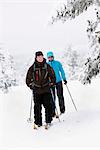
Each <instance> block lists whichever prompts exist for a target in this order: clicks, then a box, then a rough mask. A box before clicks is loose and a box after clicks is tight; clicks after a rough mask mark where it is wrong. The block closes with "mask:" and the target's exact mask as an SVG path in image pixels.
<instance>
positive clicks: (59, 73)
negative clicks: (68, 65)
mask: <svg viewBox="0 0 100 150" xmlns="http://www.w3.org/2000/svg"><path fill="white" fill-rule="evenodd" d="M48 64H49V65H50V66H51V67H52V68H53V70H54V72H55V75H56V83H58V82H60V81H62V79H63V80H66V76H65V72H64V70H63V67H62V64H61V63H60V62H59V61H56V60H53V61H49V62H48Z"/></svg>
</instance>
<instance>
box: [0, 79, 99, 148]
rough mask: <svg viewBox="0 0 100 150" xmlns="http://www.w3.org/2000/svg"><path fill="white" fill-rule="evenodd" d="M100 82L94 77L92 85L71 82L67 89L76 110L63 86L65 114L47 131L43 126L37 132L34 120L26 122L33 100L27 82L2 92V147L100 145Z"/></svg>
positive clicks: (0, 124)
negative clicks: (30, 122)
mask: <svg viewBox="0 0 100 150" xmlns="http://www.w3.org/2000/svg"><path fill="white" fill-rule="evenodd" d="M99 85H100V79H94V80H93V81H92V84H91V85H87V86H86V85H82V84H81V83H80V82H78V81H71V82H69V83H68V88H69V90H70V92H71V95H72V97H73V99H74V102H75V104H76V107H77V109H78V111H77V112H76V111H75V108H74V106H73V103H72V101H71V99H70V96H69V94H68V91H67V89H66V86H65V85H64V97H65V102H66V113H65V114H64V115H61V116H60V120H61V121H60V122H59V121H58V119H54V120H53V125H52V126H51V128H50V129H49V130H48V131H47V130H45V129H44V127H41V128H39V129H38V130H37V131H36V130H34V129H33V128H32V126H33V123H32V124H29V123H28V122H27V119H28V117H29V108H30V102H31V91H30V89H28V88H27V87H26V85H25V86H18V87H13V88H11V89H10V92H9V93H8V94H3V93H2V92H1V93H0V121H1V123H0V141H1V142H0V147H1V149H4V148H5V149H6V148H9V149H14V148H15V149H18V148H21V149H23V148H25V149H29V148H37V149H38V148H43V149H47V148H48V149H49V148H58V149H60V148H61V149H62V148H66V147H69V148H73V147H74V148H75V147H77V148H80V147H83V148H84V147H88V148H89V147H92V148H93V147H95V148H96V147H99V146H100V140H99V139H100V133H99V130H100V100H99V97H100V92H99ZM57 108H58V103H57ZM58 111H59V108H58ZM32 115H33V114H32ZM43 121H44V109H43ZM1 149H0V150H1Z"/></svg>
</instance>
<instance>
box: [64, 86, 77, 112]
mask: <svg viewBox="0 0 100 150" xmlns="http://www.w3.org/2000/svg"><path fill="white" fill-rule="evenodd" d="M66 87H67V90H68V93H69V95H70V98H71V100H72V103H73V105H74V108H75V110H76V111H77V108H76V105H75V103H74V100H73V98H72V96H71V93H70V91H69V88H68V85H67V84H66Z"/></svg>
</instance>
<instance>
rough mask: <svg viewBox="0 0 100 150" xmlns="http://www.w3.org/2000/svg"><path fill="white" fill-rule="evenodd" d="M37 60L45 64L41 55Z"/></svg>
mask: <svg viewBox="0 0 100 150" xmlns="http://www.w3.org/2000/svg"><path fill="white" fill-rule="evenodd" d="M36 60H37V61H38V62H40V63H41V62H43V56H42V55H40V56H37V57H36Z"/></svg>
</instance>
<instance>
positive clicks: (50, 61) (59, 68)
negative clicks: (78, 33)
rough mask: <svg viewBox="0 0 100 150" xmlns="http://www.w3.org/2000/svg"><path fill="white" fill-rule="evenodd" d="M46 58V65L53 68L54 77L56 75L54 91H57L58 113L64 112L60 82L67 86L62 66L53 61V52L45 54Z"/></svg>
mask: <svg viewBox="0 0 100 150" xmlns="http://www.w3.org/2000/svg"><path fill="white" fill-rule="evenodd" d="M47 58H48V64H49V65H50V66H51V67H52V68H53V70H54V72H55V75H56V86H55V87H56V90H57V96H58V100H59V107H60V113H61V114H62V113H64V112H65V102H64V96H63V85H62V80H63V81H64V84H67V80H66V76H65V72H64V69H63V67H62V64H61V63H60V62H59V61H56V60H54V55H53V52H48V53H47ZM55 87H52V90H53V95H54V100H55V97H56V96H55Z"/></svg>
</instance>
